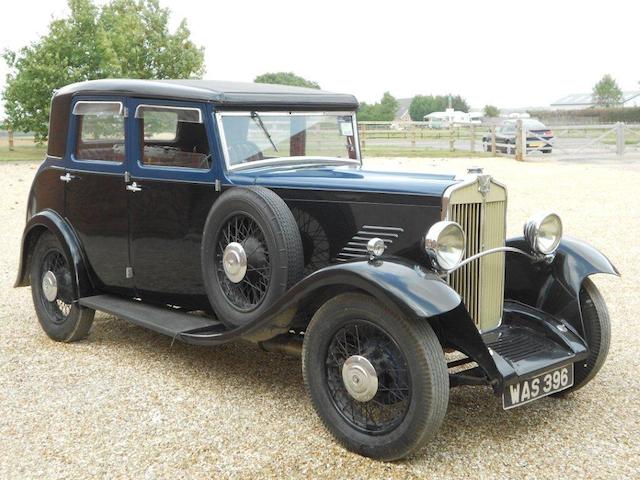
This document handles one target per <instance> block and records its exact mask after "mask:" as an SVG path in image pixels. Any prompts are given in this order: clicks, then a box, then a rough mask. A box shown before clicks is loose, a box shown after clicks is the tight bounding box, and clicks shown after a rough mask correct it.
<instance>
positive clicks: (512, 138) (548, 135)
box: [482, 118, 555, 154]
mask: <svg viewBox="0 0 640 480" xmlns="http://www.w3.org/2000/svg"><path fill="white" fill-rule="evenodd" d="M522 128H523V129H524V131H525V132H526V135H527V152H536V151H537V152H542V153H551V152H552V151H553V144H554V142H555V137H554V135H553V131H551V129H550V128H549V127H547V126H546V125H545V124H544V123H542V122H541V121H539V120H536V119H534V118H525V119H523V120H522ZM517 138H518V135H517V121H516V120H507V121H506V122H503V123H502V124H501V125H499V126H498V127H497V128H496V135H495V141H496V151H497V152H502V153H507V154H512V153H515V151H516V141H517ZM482 148H483V150H484V151H485V152H491V151H492V150H493V139H492V138H491V134H490V133H487V134H485V135H484V136H483V137H482Z"/></svg>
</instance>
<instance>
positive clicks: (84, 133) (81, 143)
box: [73, 101, 125, 163]
mask: <svg viewBox="0 0 640 480" xmlns="http://www.w3.org/2000/svg"><path fill="white" fill-rule="evenodd" d="M123 113H124V108H123V105H122V102H106V101H105V102H98V101H79V102H76V103H75V105H74V107H73V114H74V115H77V116H78V133H77V136H76V138H77V140H76V148H75V157H76V160H100V161H103V162H115V163H121V162H123V161H124V155H125V152H124V115H123Z"/></svg>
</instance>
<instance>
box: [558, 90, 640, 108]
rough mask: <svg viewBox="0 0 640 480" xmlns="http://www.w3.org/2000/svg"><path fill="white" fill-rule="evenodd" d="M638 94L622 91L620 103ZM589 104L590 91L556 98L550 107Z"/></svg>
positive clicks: (591, 98) (591, 101)
mask: <svg viewBox="0 0 640 480" xmlns="http://www.w3.org/2000/svg"><path fill="white" fill-rule="evenodd" d="M639 95H640V91H630V92H622V101H621V102H620V103H626V102H628V101H629V100H631V99H633V98H635V97H637V96H639ZM571 105H575V106H580V105H583V106H590V105H594V101H593V94H591V93H572V94H571V95H567V96H564V97H562V98H561V99H559V100H556V101H555V102H553V103H552V104H551V106H552V107H556V106H571Z"/></svg>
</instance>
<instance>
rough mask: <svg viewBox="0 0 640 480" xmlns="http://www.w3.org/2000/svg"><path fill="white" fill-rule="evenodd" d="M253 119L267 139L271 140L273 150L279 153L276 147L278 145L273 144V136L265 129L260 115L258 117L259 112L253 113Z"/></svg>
mask: <svg viewBox="0 0 640 480" xmlns="http://www.w3.org/2000/svg"><path fill="white" fill-rule="evenodd" d="M251 118H253V120H254V121H255V122H256V123H257V124H258V126H259V127H260V128H261V129H262V131H263V132H264V134H265V135H266V136H267V139H268V140H269V143H270V144H271V146H272V147H273V149H274V150H275V151H276V152H277V151H278V147H276V144H275V143H273V140H272V139H271V135H269V130H267V127H265V126H264V123H262V118H260V115H258V112H251Z"/></svg>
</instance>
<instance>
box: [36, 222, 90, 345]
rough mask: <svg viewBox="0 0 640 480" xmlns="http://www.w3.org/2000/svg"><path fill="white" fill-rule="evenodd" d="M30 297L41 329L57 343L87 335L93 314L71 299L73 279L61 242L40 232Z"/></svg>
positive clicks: (71, 340)
mask: <svg viewBox="0 0 640 480" xmlns="http://www.w3.org/2000/svg"><path fill="white" fill-rule="evenodd" d="M29 276H30V282H31V296H32V297H33V305H34V307H35V310H36V315H37V316H38V321H39V322H40V325H41V326H42V329H43V330H44V331H45V333H46V334H47V335H48V336H49V338H51V339H53V340H56V341H58V342H74V341H76V340H81V339H83V338H84V337H86V336H87V335H88V334H89V330H90V329H91V325H92V324H93V317H94V314H95V311H94V310H92V309H90V308H85V307H81V306H80V305H78V303H77V302H74V299H73V289H74V277H73V274H72V270H71V267H70V262H69V259H68V258H67V256H66V255H65V253H64V251H63V249H62V247H61V246H60V243H59V242H58V240H56V238H55V237H54V236H53V235H52V234H50V233H48V232H47V233H43V234H42V235H41V236H40V238H39V239H38V243H37V244H36V247H35V249H34V251H33V258H32V259H31V270H30V272H29Z"/></svg>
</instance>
